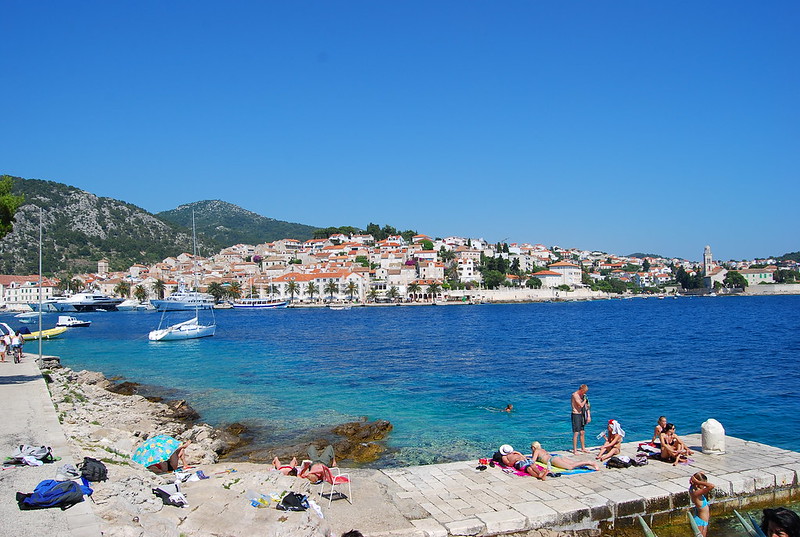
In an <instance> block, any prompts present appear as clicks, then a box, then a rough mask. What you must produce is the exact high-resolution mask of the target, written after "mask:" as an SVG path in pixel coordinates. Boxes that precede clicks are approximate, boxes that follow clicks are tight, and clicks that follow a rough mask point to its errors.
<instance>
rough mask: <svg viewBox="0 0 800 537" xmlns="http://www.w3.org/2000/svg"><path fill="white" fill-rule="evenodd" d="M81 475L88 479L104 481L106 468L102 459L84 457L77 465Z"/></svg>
mask: <svg viewBox="0 0 800 537" xmlns="http://www.w3.org/2000/svg"><path fill="white" fill-rule="evenodd" d="M78 468H79V469H80V471H81V476H83V477H85V478H86V479H87V480H88V481H105V480H106V479H108V469H107V468H106V465H105V464H103V463H102V461H98V460H97V459H93V458H91V457H84V458H83V462H82V463H80V464H79V465H78Z"/></svg>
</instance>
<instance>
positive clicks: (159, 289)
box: [153, 280, 167, 300]
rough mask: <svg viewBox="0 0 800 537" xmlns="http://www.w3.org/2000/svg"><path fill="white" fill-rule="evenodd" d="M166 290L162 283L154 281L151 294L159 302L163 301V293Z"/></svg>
mask: <svg viewBox="0 0 800 537" xmlns="http://www.w3.org/2000/svg"><path fill="white" fill-rule="evenodd" d="M166 290H167V286H166V285H164V282H163V281H161V280H156V281H155V282H154V283H153V292H154V293H155V294H156V296H157V297H158V299H159V300H163V299H164V291H166Z"/></svg>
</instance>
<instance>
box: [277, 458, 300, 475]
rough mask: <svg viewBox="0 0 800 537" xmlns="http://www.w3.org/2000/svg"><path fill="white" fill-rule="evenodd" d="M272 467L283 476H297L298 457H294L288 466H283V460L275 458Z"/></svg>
mask: <svg viewBox="0 0 800 537" xmlns="http://www.w3.org/2000/svg"><path fill="white" fill-rule="evenodd" d="M272 467H273V468H275V469H276V470H277V471H279V472H280V473H282V474H283V475H297V457H292V461H291V462H290V463H289V464H288V465H284V464H281V460H280V459H279V458H278V457H275V458H274V459H272Z"/></svg>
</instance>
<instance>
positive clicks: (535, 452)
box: [531, 442, 600, 470]
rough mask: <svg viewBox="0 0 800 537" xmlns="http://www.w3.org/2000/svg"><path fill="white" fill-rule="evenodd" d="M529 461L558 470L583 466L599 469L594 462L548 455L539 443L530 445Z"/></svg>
mask: <svg viewBox="0 0 800 537" xmlns="http://www.w3.org/2000/svg"><path fill="white" fill-rule="evenodd" d="M531 459H533V461H534V462H541V463H543V464H549V465H552V466H556V467H558V468H563V469H564V470H574V469H575V468H582V467H585V466H587V467H589V468H594V469H595V470H599V469H600V465H599V464H597V463H596V462H594V461H572V460H569V459H567V458H565V457H562V456H561V455H556V454H551V453H548V452H547V450H546V449H544V448H543V447H542V445H541V444H539V442H532V443H531Z"/></svg>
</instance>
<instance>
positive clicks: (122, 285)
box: [114, 280, 131, 298]
mask: <svg viewBox="0 0 800 537" xmlns="http://www.w3.org/2000/svg"><path fill="white" fill-rule="evenodd" d="M114 294H115V295H119V296H122V297H128V298H130V296H131V284H130V283H128V282H126V281H125V280H123V281H121V282H119V283H118V284H117V285H115V286H114Z"/></svg>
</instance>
